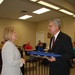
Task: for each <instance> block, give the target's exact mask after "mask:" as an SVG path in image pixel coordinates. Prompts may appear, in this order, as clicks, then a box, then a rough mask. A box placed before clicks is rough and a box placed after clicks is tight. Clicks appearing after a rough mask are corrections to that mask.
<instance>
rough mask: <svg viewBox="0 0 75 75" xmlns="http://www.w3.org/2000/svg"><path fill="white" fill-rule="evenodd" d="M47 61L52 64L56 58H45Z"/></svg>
mask: <svg viewBox="0 0 75 75" xmlns="http://www.w3.org/2000/svg"><path fill="white" fill-rule="evenodd" d="M47 60H49V61H50V62H54V61H56V58H55V57H50V58H47Z"/></svg>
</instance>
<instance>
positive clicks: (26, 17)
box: [19, 15, 32, 20]
mask: <svg viewBox="0 0 75 75" xmlns="http://www.w3.org/2000/svg"><path fill="white" fill-rule="evenodd" d="M31 17H32V16H30V15H24V16H21V17H19V19H24V20H25V19H28V18H31Z"/></svg>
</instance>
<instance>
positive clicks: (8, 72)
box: [1, 41, 23, 75]
mask: <svg viewBox="0 0 75 75" xmlns="http://www.w3.org/2000/svg"><path fill="white" fill-rule="evenodd" d="M20 58H21V55H20V52H19V50H18V49H17V48H16V46H15V45H14V44H13V43H12V42H11V41H7V42H6V43H5V44H4V46H3V48H2V62H3V65H2V72H1V75H22V73H21V70H20V67H21V66H22V65H23V64H22V62H21V60H20Z"/></svg>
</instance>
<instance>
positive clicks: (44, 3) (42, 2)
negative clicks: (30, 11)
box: [38, 1, 60, 10]
mask: <svg viewBox="0 0 75 75" xmlns="http://www.w3.org/2000/svg"><path fill="white" fill-rule="evenodd" d="M38 3H39V4H41V5H44V6H47V7H50V8H52V9H55V10H58V9H60V8H59V7H57V6H55V5H52V4H50V3H47V2H44V1H38Z"/></svg>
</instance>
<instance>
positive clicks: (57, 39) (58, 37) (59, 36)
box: [52, 32, 61, 50]
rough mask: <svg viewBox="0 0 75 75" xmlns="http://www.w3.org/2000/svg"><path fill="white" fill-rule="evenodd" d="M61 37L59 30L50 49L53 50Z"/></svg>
mask: <svg viewBox="0 0 75 75" xmlns="http://www.w3.org/2000/svg"><path fill="white" fill-rule="evenodd" d="M60 39H61V32H60V33H59V34H58V36H57V38H56V41H55V43H54V45H53V47H52V50H54V48H55V47H56V46H57V44H58V42H59V41H60Z"/></svg>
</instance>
